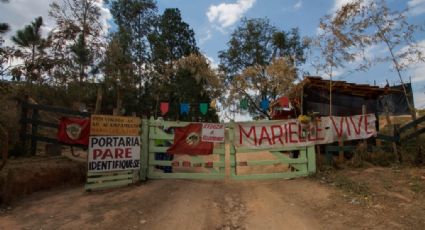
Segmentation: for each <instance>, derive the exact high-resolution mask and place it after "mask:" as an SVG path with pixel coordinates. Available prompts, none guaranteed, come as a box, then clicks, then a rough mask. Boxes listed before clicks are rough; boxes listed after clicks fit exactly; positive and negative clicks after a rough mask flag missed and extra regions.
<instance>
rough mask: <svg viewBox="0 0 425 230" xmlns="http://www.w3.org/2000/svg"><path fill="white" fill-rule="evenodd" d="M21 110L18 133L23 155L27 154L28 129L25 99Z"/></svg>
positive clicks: (26, 101) (26, 100)
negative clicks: (23, 151)
mask: <svg viewBox="0 0 425 230" xmlns="http://www.w3.org/2000/svg"><path fill="white" fill-rule="evenodd" d="M21 106H22V110H21V120H20V122H21V130H20V133H19V136H20V139H21V146H22V147H23V148H24V150H25V154H27V152H28V149H27V128H28V122H27V118H28V99H27V98H25V100H24V101H23V102H22V105H21Z"/></svg>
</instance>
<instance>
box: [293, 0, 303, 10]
mask: <svg viewBox="0 0 425 230" xmlns="http://www.w3.org/2000/svg"><path fill="white" fill-rule="evenodd" d="M302 6H303V1H302V0H299V1H298V2H297V3H295V5H294V9H296V10H298V9H299V8H301V7H302Z"/></svg>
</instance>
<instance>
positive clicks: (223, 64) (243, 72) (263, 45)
mask: <svg viewBox="0 0 425 230" xmlns="http://www.w3.org/2000/svg"><path fill="white" fill-rule="evenodd" d="M306 48H308V44H307V43H306V42H305V40H302V39H301V38H300V36H299V31H298V29H292V30H290V31H289V32H285V31H283V30H278V29H277V28H276V27H275V26H273V25H271V24H270V22H269V20H268V19H264V18H255V19H246V18H245V19H242V21H241V24H240V25H239V26H238V27H237V28H236V29H235V31H234V32H233V33H232V35H231V38H230V40H229V42H228V48H227V49H226V50H223V51H220V52H219V58H220V70H221V71H222V72H223V73H224V74H225V79H224V81H225V82H226V84H227V86H228V89H229V92H230V94H229V95H228V97H227V98H226V100H222V102H223V103H224V105H226V106H227V107H231V106H230V105H231V104H232V103H235V101H237V100H240V99H242V98H247V99H248V101H249V104H250V111H249V112H250V113H251V115H259V114H262V115H264V116H266V117H268V118H270V115H269V113H268V111H265V110H263V109H261V108H260V107H259V106H258V104H259V102H260V101H261V100H264V99H266V100H270V99H272V100H273V99H276V97H277V96H279V95H281V94H284V93H286V92H287V91H288V88H286V87H282V86H283V85H282V84H286V85H288V86H290V85H292V83H293V81H294V80H295V79H296V78H297V71H298V69H297V68H298V66H299V65H301V64H302V63H304V62H305V56H304V50H305V49H306ZM278 65H281V66H280V67H279V68H278ZM278 71H282V72H280V73H279V72H278ZM275 84H278V85H275Z"/></svg>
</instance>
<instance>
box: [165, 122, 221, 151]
mask: <svg viewBox="0 0 425 230" xmlns="http://www.w3.org/2000/svg"><path fill="white" fill-rule="evenodd" d="M174 131H175V132H174V143H173V145H172V146H171V147H170V148H169V149H167V153H170V154H188V155H209V154H212V152H213V149H214V144H213V143H212V142H203V141H201V131H202V124H189V125H187V126H185V127H178V128H175V129H174Z"/></svg>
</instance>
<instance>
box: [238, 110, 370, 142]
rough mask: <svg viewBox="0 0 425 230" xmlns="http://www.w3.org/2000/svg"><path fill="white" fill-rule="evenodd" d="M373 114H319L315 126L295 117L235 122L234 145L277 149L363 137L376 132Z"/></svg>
mask: <svg viewBox="0 0 425 230" xmlns="http://www.w3.org/2000/svg"><path fill="white" fill-rule="evenodd" d="M375 121H376V117H375V115H373V114H367V115H356V116H349V117H334V116H332V117H322V118H320V119H319V120H318V121H317V122H316V125H314V124H310V125H304V124H300V123H299V122H298V120H296V119H292V120H281V121H265V122H258V121H256V122H242V123H236V124H235V132H234V135H235V136H234V145H235V146H236V147H249V148H257V149H261V148H277V147H295V146H311V145H316V144H328V143H333V142H336V141H338V140H339V139H342V140H359V139H366V138H369V137H371V136H374V135H376V124H375Z"/></svg>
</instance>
